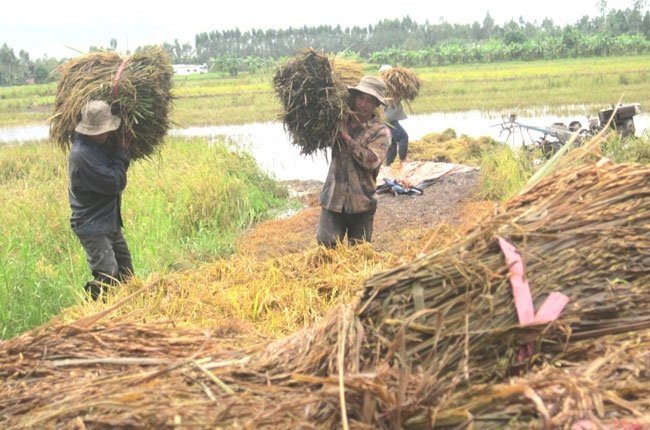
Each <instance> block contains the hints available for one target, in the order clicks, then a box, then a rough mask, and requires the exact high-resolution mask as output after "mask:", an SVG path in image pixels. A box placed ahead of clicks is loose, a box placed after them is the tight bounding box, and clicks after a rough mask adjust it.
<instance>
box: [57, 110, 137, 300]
mask: <svg viewBox="0 0 650 430" xmlns="http://www.w3.org/2000/svg"><path fill="white" fill-rule="evenodd" d="M120 122H121V120H120V118H119V117H118V116H115V115H113V113H112V112H111V108H110V106H109V105H108V103H106V102H104V101H101V100H91V101H89V102H88V103H86V104H85V105H84V106H83V108H82V109H81V121H79V123H78V124H77V126H76V128H75V131H76V132H77V133H76V135H75V139H74V143H73V144H72V148H71V149H70V156H69V160H68V174H69V181H70V183H69V190H68V196H69V199H70V208H71V210H72V215H71V216H70V224H71V226H72V230H73V231H74V232H75V234H76V235H77V237H78V238H79V241H80V242H81V245H82V246H83V248H84V250H85V252H86V260H87V261H88V266H90V270H91V272H92V276H93V280H92V281H90V282H88V283H86V285H85V287H84V288H85V290H86V292H87V293H88V294H89V295H90V297H91V298H92V299H93V300H97V299H98V298H99V297H100V296H101V295H102V294H105V293H106V291H107V288H108V286H110V285H115V284H116V283H118V282H123V281H124V280H126V279H128V278H129V277H130V276H132V274H133V264H132V262H131V253H130V252H129V247H128V246H127V244H126V240H125V239H124V236H123V235H122V227H123V223H122V213H121V206H122V191H123V190H124V188H125V187H126V171H127V169H128V168H129V164H130V157H129V153H128V151H126V150H125V149H124V148H122V147H121V146H119V145H118V144H117V143H116V142H115V139H111V138H110V137H111V136H110V135H111V134H112V133H113V132H114V131H115V130H117V129H118V127H119V126H120Z"/></svg>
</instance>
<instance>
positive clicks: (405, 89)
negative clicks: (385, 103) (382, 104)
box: [380, 66, 422, 103]
mask: <svg viewBox="0 0 650 430" xmlns="http://www.w3.org/2000/svg"><path fill="white" fill-rule="evenodd" d="M380 76H381V79H382V80H383V81H384V83H386V97H387V98H388V99H391V100H404V101H406V102H407V103H408V102H411V101H413V100H414V99H415V98H416V97H417V96H418V94H419V93H420V87H421V86H422V81H421V80H420V78H418V76H417V75H416V74H415V72H413V71H412V70H410V69H407V68H405V67H400V66H395V67H391V68H390V69H388V70H384V71H382V72H381V73H380Z"/></svg>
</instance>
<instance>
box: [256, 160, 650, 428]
mask: <svg viewBox="0 0 650 430" xmlns="http://www.w3.org/2000/svg"><path fill="white" fill-rule="evenodd" d="M648 209H650V168H649V167H648V166H643V165H588V166H583V167H582V168H578V169H576V168H572V169H569V170H563V171H560V172H558V173H557V174H554V175H552V176H549V177H547V178H545V179H543V180H541V181H540V182H539V183H537V184H536V186H535V187H534V188H533V189H531V190H529V191H528V192H527V193H526V194H523V195H521V196H518V197H517V198H514V199H513V200H511V201H510V202H509V203H508V204H507V205H506V207H505V208H504V209H503V211H502V212H501V213H500V214H497V215H495V216H493V217H492V218H490V219H487V220H485V221H484V223H483V224H482V225H481V226H480V227H479V228H477V229H475V230H473V231H472V232H470V233H469V235H468V237H467V239H466V240H465V241H461V242H460V243H458V244H456V245H453V246H452V247H450V248H447V249H444V250H441V251H440V252H436V253H432V254H430V255H427V256H425V257H422V258H420V259H418V260H416V261H414V262H413V263H411V264H408V265H404V266H401V267H398V268H396V269H393V270H391V271H387V272H384V273H381V274H378V275H376V276H374V277H372V278H370V279H369V280H368V281H367V282H366V284H365V287H366V291H365V293H364V294H363V296H362V297H361V298H360V300H359V302H358V303H357V304H352V305H351V308H350V309H351V310H353V316H351V315H350V311H349V310H348V311H347V313H346V310H345V309H343V310H341V311H340V312H339V313H338V314H337V315H335V316H333V317H331V318H330V319H328V320H327V321H325V322H324V323H323V324H321V325H320V326H318V327H316V328H314V329H313V330H311V331H305V332H303V333H299V334H297V335H296V336H294V337H292V338H288V339H284V340H282V341H278V342H277V343H276V344H275V345H271V346H269V347H268V348H267V349H266V350H265V351H264V352H263V353H261V354H260V355H258V356H256V358H255V362H256V363H258V364H259V365H260V366H262V367H261V370H263V372H260V373H264V374H267V375H269V377H270V378H272V379H274V380H276V379H275V378H277V380H281V379H282V378H285V379H286V378H288V377H289V375H294V376H293V377H294V378H295V377H296V376H295V375H308V376H304V377H303V376H300V380H301V381H304V382H307V381H309V382H312V383H321V384H328V385H336V383H337V382H336V377H335V376H332V375H336V374H337V373H338V374H341V373H343V374H345V375H350V376H348V377H346V378H345V387H346V393H347V394H348V396H349V397H348V400H347V413H348V414H350V415H351V416H354V417H356V418H357V419H361V420H362V421H363V422H364V423H366V424H377V425H379V426H380V427H382V428H392V426H398V427H399V426H401V425H403V423H404V419H406V418H408V417H415V416H421V415H425V416H428V417H429V418H427V420H426V421H427V422H430V421H431V419H432V418H430V417H431V410H437V409H438V408H442V407H443V406H444V405H446V404H447V403H446V402H447V400H448V399H449V398H450V396H452V395H453V393H455V392H456V391H458V390H463V389H467V388H468V387H470V386H472V385H475V384H493V383H502V382H504V381H506V380H508V378H510V377H512V376H514V375H520V374H525V373H526V372H528V371H529V370H530V369H535V368H538V367H539V366H541V365H544V364H546V363H552V364H562V363H563V360H564V359H566V358H570V360H571V361H572V362H578V361H586V360H590V359H591V358H593V348H587V346H585V345H589V343H588V341H593V342H594V344H596V345H598V344H602V342H601V341H600V339H602V338H604V337H605V336H609V335H617V334H621V335H625V334H629V333H634V331H642V330H646V331H647V330H648V329H650V316H649V315H650V313H649V311H650V296H648V294H647V292H646V286H647V285H649V284H650V271H648V270H647V267H648V257H647V256H648V255H650V242H648V240H647V238H648V237H650V236H649V235H648V234H649V233H650V212H649V211H648ZM498 237H505V238H507V239H508V240H510V241H511V242H512V243H515V244H516V245H517V246H518V247H519V249H520V251H521V253H522V255H523V259H524V261H525V262H526V276H527V279H528V281H529V284H530V286H531V290H532V297H533V300H534V307H535V309H536V310H539V308H540V305H541V303H542V302H543V301H544V299H546V297H547V296H548V295H549V293H552V292H556V291H559V292H562V293H564V294H566V295H567V296H568V297H569V299H570V301H569V304H568V306H567V307H566V308H565V309H564V311H563V312H562V314H561V316H560V318H559V320H558V321H556V322H553V323H542V324H535V325H525V326H522V325H521V324H520V323H519V321H518V319H517V311H516V308H515V304H514V300H513V295H512V287H511V285H510V283H509V268H508V266H507V264H506V262H505V260H504V256H503V255H502V252H501V251H500V249H499V246H498V242H497V238H498ZM578 341H584V342H582V343H581V345H583V346H584V348H583V349H580V348H577V347H574V348H572V343H573V342H578ZM328 351H329V352H328ZM569 352H570V354H569ZM285 354H286V355H285ZM287 356H290V357H292V360H291V361H287V360H286V357H287ZM649 365H650V363H647V362H646V363H645V368H644V369H640V370H639V371H640V372H641V374H644V372H647V370H648V366H649ZM646 389H647V388H646ZM634 396H635V394H634V393H628V394H627V397H626V398H625V400H627V401H632V400H634V399H635V397H634ZM368 408H370V410H372V411H374V412H373V413H372V414H371V416H367V415H364V411H366V410H368ZM645 408H646V412H647V405H646V407H645ZM368 420H369V421H368ZM422 427H426V423H425V424H422ZM414 428H419V426H418V425H414Z"/></svg>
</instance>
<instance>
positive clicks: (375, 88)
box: [348, 76, 387, 106]
mask: <svg viewBox="0 0 650 430" xmlns="http://www.w3.org/2000/svg"><path fill="white" fill-rule="evenodd" d="M348 89H349V90H354V91H359V92H362V93H365V94H369V95H371V96H373V97H374V98H376V99H377V100H378V101H379V103H381V104H383V105H384V106H386V105H387V103H386V100H384V91H386V84H384V82H383V81H382V80H381V79H378V78H375V77H374V76H364V77H363V78H361V81H359V83H358V84H357V85H356V86H354V87H348Z"/></svg>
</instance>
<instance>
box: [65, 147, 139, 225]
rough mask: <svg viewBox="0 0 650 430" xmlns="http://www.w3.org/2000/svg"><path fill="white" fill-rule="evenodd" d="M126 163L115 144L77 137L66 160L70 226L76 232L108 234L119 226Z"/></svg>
mask: <svg viewBox="0 0 650 430" xmlns="http://www.w3.org/2000/svg"><path fill="white" fill-rule="evenodd" d="M129 164H130V161H129V156H128V152H127V151H125V150H124V149H122V148H120V147H119V146H118V145H116V144H113V143H110V142H106V143H104V144H98V143H96V142H94V141H92V140H90V139H89V138H88V137H87V136H84V135H82V134H77V135H76V137H75V140H74V143H73V144H72V148H71V149H70V156H69V159H68V174H69V180H70V188H69V189H68V196H69V199H70V209H71V210H72V214H71V216H70V225H71V226H72V229H73V230H74V232H75V233H77V234H85V235H96V234H108V233H115V232H117V231H118V230H119V229H120V228H121V227H122V225H123V223H122V213H121V206H122V191H123V190H124V188H125V187H126V171H127V169H128V168H129Z"/></svg>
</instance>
